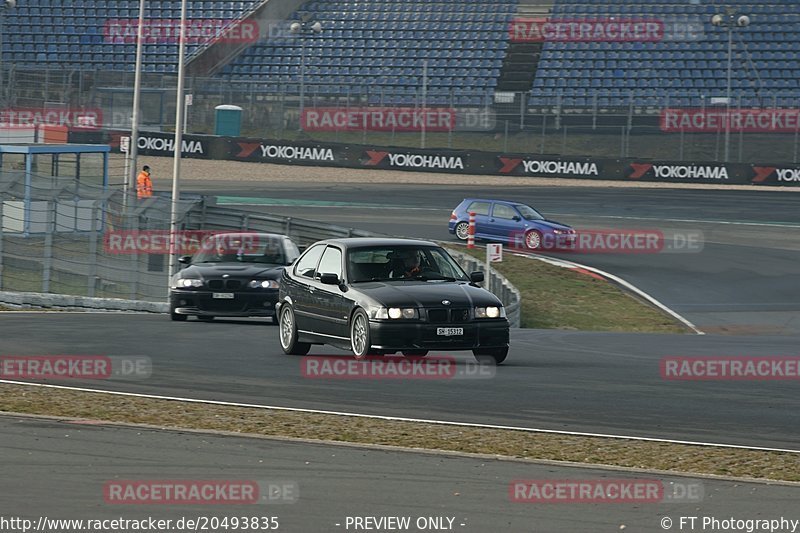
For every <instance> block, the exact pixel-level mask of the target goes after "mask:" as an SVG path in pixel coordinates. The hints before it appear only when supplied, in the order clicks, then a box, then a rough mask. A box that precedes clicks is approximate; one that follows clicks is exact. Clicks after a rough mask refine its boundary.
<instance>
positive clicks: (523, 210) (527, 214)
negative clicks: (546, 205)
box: [514, 204, 544, 220]
mask: <svg viewBox="0 0 800 533" xmlns="http://www.w3.org/2000/svg"><path fill="white" fill-rule="evenodd" d="M514 207H516V208H517V211H519V214H520V215H522V218H524V219H525V220H544V217H543V216H542V215H541V214H539V212H538V211H537V210H536V209H534V208H532V207H531V206H529V205H525V204H517V205H515V206H514Z"/></svg>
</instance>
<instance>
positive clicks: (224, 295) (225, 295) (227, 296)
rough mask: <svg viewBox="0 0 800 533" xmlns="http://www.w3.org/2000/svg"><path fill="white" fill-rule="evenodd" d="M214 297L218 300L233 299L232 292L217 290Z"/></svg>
mask: <svg viewBox="0 0 800 533" xmlns="http://www.w3.org/2000/svg"><path fill="white" fill-rule="evenodd" d="M213 298H214V299H216V300H233V293H232V292H215V293H214V295H213Z"/></svg>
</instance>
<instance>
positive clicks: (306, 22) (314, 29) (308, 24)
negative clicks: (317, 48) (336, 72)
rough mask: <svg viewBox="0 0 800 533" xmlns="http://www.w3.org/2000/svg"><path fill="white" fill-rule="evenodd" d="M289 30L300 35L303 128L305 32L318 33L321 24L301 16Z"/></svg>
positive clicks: (301, 122)
mask: <svg viewBox="0 0 800 533" xmlns="http://www.w3.org/2000/svg"><path fill="white" fill-rule="evenodd" d="M289 31H290V32H292V33H294V34H296V35H299V36H300V106H299V109H300V116H299V120H298V122H299V124H298V126H299V129H301V130H302V129H303V111H304V110H305V100H306V33H308V34H309V35H311V34H314V33H320V32H321V31H322V24H320V23H319V22H314V21H313V20H311V18H310V17H308V16H307V17H303V20H302V21H300V22H293V23H292V24H291V26H289Z"/></svg>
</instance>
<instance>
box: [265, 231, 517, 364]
mask: <svg viewBox="0 0 800 533" xmlns="http://www.w3.org/2000/svg"><path fill="white" fill-rule="evenodd" d="M483 277H484V274H483V272H473V273H472V274H470V275H467V274H466V273H465V272H464V270H463V269H462V268H461V267H460V266H459V265H458V263H456V261H455V260H454V259H453V258H452V257H451V256H450V255H449V254H448V253H447V251H446V250H444V249H443V248H442V247H440V246H438V245H436V244H434V243H432V242H427V241H415V240H406V239H373V238H353V239H334V240H327V241H321V242H318V243H315V244H313V245H312V246H310V247H309V248H308V249H307V250H306V251H305V252H304V253H303V255H301V256H300V257H299V258H298V260H297V261H295V263H294V264H293V265H292V266H291V267H287V268H286V269H285V270H284V271H283V275H282V277H281V282H280V290H279V297H278V303H277V305H276V309H277V314H278V323H279V326H280V331H279V337H280V343H281V347H282V349H283V351H284V352H285V353H287V354H294V355H305V354H307V353H308V352H309V350H310V347H311V345H312V344H329V345H332V346H336V347H339V348H342V349H345V350H351V351H352V352H353V353H354V354H355V356H356V357H357V358H364V357H366V356H368V355H373V354H375V355H380V354H389V353H396V352H402V353H403V354H404V355H407V356H417V357H420V356H424V355H427V353H428V351H429V350H439V351H442V350H444V351H455V350H472V352H473V354H474V355H475V357H476V358H477V359H478V361H480V362H481V363H490V364H499V363H502V362H503V361H504V360H505V359H506V356H507V354H508V340H509V323H508V320H507V319H506V315H505V309H504V308H503V304H502V303H501V302H500V300H499V299H498V298H497V297H496V296H495V295H493V294H492V293H490V292H488V291H487V290H485V289H482V288H481V287H479V286H478V285H477V283H480V282H481V281H483Z"/></svg>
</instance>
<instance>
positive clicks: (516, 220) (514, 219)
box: [511, 215, 522, 222]
mask: <svg viewBox="0 0 800 533" xmlns="http://www.w3.org/2000/svg"><path fill="white" fill-rule="evenodd" d="M511 219H512V220H513V221H514V222H519V221H520V220H522V218H521V217H520V216H519V215H514V216H513V217H511Z"/></svg>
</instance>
